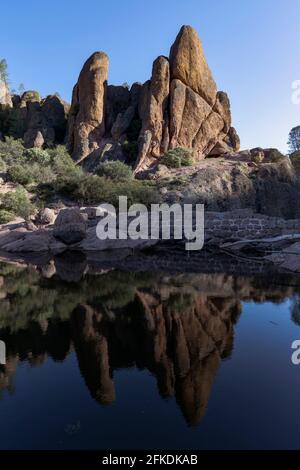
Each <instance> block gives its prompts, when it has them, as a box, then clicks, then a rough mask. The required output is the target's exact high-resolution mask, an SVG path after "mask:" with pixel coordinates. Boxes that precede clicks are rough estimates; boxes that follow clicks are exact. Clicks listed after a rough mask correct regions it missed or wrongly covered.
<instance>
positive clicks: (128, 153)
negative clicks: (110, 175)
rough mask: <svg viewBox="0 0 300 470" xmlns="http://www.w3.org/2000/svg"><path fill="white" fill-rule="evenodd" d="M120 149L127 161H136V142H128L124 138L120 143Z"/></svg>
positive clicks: (137, 149) (137, 150)
mask: <svg viewBox="0 0 300 470" xmlns="http://www.w3.org/2000/svg"><path fill="white" fill-rule="evenodd" d="M122 150H123V153H124V155H125V157H126V161H127V162H128V163H134V162H135V161H136V159H137V156H138V152H139V147H138V143H137V142H128V141H127V140H126V141H125V142H124V144H123V145H122Z"/></svg>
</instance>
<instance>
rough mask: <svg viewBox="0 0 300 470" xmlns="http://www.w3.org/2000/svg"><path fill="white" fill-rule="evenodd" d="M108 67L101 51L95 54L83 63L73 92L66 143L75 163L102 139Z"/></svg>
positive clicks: (97, 145) (93, 148)
mask: <svg viewBox="0 0 300 470" xmlns="http://www.w3.org/2000/svg"><path fill="white" fill-rule="evenodd" d="M108 64H109V59H108V57H107V55H106V54H105V53H104V52H95V53H94V54H93V55H92V56H91V57H90V58H89V59H88V60H87V61H86V63H85V64H84V66H83V69H82V71H81V73H80V75H79V79H78V82H77V84H76V85H75V87H74V89H73V95H72V105H71V111H70V121H69V143H70V145H71V147H72V151H73V157H74V159H75V160H82V159H83V158H85V157H86V156H87V155H89V154H91V153H92V152H93V151H94V150H96V149H97V148H98V147H99V143H100V142H101V139H102V137H103V136H104V133H105V121H104V116H105V101H106V90H107V78H108Z"/></svg>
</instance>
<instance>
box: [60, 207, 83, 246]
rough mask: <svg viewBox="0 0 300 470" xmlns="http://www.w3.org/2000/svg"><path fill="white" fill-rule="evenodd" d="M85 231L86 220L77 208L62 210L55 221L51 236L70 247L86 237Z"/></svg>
mask: <svg viewBox="0 0 300 470" xmlns="http://www.w3.org/2000/svg"><path fill="white" fill-rule="evenodd" d="M86 229H87V227H86V220H85V218H84V217H83V215H82V214H81V212H80V210H79V209H78V208H71V209H63V210H61V211H60V212H59V214H58V216H57V218H56V220H55V224H54V229H53V235H54V237H55V238H57V239H58V240H60V241H62V242H63V243H65V244H66V245H72V244H73V243H78V242H80V241H81V240H83V239H84V238H85V237H86Z"/></svg>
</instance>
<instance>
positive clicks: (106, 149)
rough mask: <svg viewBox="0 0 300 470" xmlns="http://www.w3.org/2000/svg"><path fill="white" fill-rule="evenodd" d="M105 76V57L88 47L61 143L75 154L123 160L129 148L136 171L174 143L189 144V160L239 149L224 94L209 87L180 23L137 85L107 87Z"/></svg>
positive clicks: (197, 50)
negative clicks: (169, 43)
mask: <svg viewBox="0 0 300 470" xmlns="http://www.w3.org/2000/svg"><path fill="white" fill-rule="evenodd" d="M107 79H108V57H107V55H106V54H104V53H103V52H96V53H94V54H93V55H92V56H91V57H90V58H89V59H88V60H87V62H86V63H85V64H84V66H83V69H82V71H81V73H80V75H79V79H78V82H77V84H76V85H75V87H74V91H73V97H72V105H71V112H70V117H69V132H68V143H69V149H70V151H71V153H72V155H73V158H74V159H75V160H77V161H83V160H85V159H87V160H88V161H90V162H91V161H92V164H95V163H97V162H99V160H100V159H105V158H112V159H123V160H126V159H127V160H128V155H126V146H128V145H129V146H131V147H130V148H131V150H132V149H133V151H134V150H135V154H134V155H133V156H132V152H131V162H130V163H134V165H135V172H136V173H139V172H140V171H143V170H146V169H148V168H150V167H151V166H153V164H155V163H157V161H158V160H159V159H160V158H161V157H162V156H163V155H164V154H165V153H166V152H167V151H168V150H169V149H174V148H177V147H185V148H189V149H191V150H192V151H193V156H194V160H195V161H199V160H202V159H204V158H205V157H206V156H208V155H213V156H218V155H222V154H226V153H230V152H235V151H238V150H239V147H240V141H239V138H238V135H237V133H236V131H235V129H234V128H233V127H232V125H231V112H230V102H229V98H228V96H227V94H226V93H224V92H222V91H218V90H217V86H216V84H215V82H214V79H213V76H212V73H211V71H210V69H209V66H208V64H207V62H206V59H205V55H204V51H203V47H202V44H201V41H200V39H199V37H198V34H197V32H196V31H195V30H194V29H193V28H192V27H190V26H183V27H182V28H181V30H180V32H179V34H178V36H177V38H176V40H175V42H174V44H173V46H172V47H171V50H170V55H169V57H164V56H159V57H158V58H157V59H156V60H155V61H154V63H153V68H152V76H151V79H150V80H148V81H147V82H145V83H144V84H143V85H141V84H138V83H135V84H133V85H132V87H131V89H130V90H129V88H128V87H127V86H113V85H109V86H107ZM124 149H125V153H124ZM133 153H134V152H133ZM85 164H87V163H86V162H85ZM87 165H89V164H87Z"/></svg>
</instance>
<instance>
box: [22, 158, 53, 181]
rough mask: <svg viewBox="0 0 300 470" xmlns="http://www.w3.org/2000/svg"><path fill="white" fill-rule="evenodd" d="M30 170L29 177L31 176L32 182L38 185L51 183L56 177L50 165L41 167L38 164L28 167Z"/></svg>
mask: <svg viewBox="0 0 300 470" xmlns="http://www.w3.org/2000/svg"><path fill="white" fill-rule="evenodd" d="M28 167H29V165H28ZM30 170H31V176H32V179H33V181H34V182H35V183H38V184H47V183H51V182H52V181H54V180H55V178H56V175H55V173H54V171H53V170H52V168H51V166H50V165H49V166H41V165H39V164H38V163H34V164H33V165H32V166H31V167H30Z"/></svg>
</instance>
